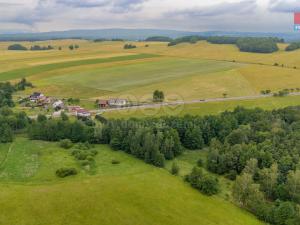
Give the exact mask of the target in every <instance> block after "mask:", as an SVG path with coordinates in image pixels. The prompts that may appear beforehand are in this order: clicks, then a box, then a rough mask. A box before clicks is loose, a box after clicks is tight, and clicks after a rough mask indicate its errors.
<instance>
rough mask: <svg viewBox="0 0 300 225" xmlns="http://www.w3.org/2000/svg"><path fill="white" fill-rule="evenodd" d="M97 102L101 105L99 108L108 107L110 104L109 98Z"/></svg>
mask: <svg viewBox="0 0 300 225" xmlns="http://www.w3.org/2000/svg"><path fill="white" fill-rule="evenodd" d="M97 104H98V106H99V108H106V107H108V106H109V105H108V100H101V99H100V100H98V101H97Z"/></svg>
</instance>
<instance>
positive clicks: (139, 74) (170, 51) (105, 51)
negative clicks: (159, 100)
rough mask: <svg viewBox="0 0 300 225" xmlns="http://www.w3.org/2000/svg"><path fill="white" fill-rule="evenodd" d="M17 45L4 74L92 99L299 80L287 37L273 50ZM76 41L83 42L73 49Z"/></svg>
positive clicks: (184, 95) (233, 89)
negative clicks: (33, 48) (22, 48)
mask: <svg viewBox="0 0 300 225" xmlns="http://www.w3.org/2000/svg"><path fill="white" fill-rule="evenodd" d="M10 44H12V43H7V42H3V43H0V52H1V55H0V63H1V68H0V81H8V80H13V81H15V80H18V79H20V78H22V77H26V78H27V79H28V80H29V81H31V82H32V83H33V84H34V85H35V89H34V90H31V89H29V90H27V91H26V92H25V93H21V94H22V95H28V94H29V93H30V92H32V91H42V92H43V93H45V94H47V95H50V96H54V97H63V98H69V97H73V98H74V97H76V98H80V99H84V100H88V101H90V102H92V101H94V100H95V99H97V98H109V97H126V98H130V100H133V101H151V98H152V93H153V91H154V90H156V89H159V90H162V91H164V93H165V95H166V99H167V100H169V101H172V100H173V99H174V96H177V97H176V99H177V100H178V99H184V100H192V99H203V98H215V97H221V96H222V94H223V93H226V94H227V95H228V96H231V97H234V96H249V95H255V94H258V93H260V91H261V90H266V89H270V90H272V91H278V90H282V89H286V88H287V89H296V88H299V87H300V76H299V70H298V68H297V67H298V66H299V69H300V60H299V58H300V57H299V56H300V51H293V52H285V51H283V49H284V47H285V44H281V45H280V48H281V50H280V51H278V52H276V53H272V54H256V53H241V52H239V51H238V49H237V48H236V47H235V46H233V45H214V44H208V43H207V42H204V41H200V42H198V43H197V44H194V45H192V44H180V45H177V46H173V47H167V46H166V43H160V42H149V43H145V42H135V43H134V44H135V45H137V48H136V49H130V50H124V49H123V46H124V42H100V43H94V42H92V41H84V40H63V41H48V42H47V41H45V42H37V43H34V44H39V45H41V46H47V45H49V44H51V45H53V46H54V47H55V48H56V49H55V50H51V51H34V52H33V51H26V52H17V51H7V50H5V49H6V48H7V46H8V45H10ZM22 44H23V45H25V46H27V47H30V46H31V45H33V43H27V42H24V43H22ZM70 44H78V45H79V46H80V48H79V49H77V50H74V51H70V50H69V49H68V46H69V45H70ZM146 44H148V45H149V47H145V45H146ZM58 47H62V50H61V51H59V50H57V48H58ZM275 63H277V64H278V65H279V66H274V64H275ZM282 64H283V66H282ZM128 96H129V97H128Z"/></svg>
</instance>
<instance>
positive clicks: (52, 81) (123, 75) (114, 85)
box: [34, 57, 236, 98]
mask: <svg viewBox="0 0 300 225" xmlns="http://www.w3.org/2000/svg"><path fill="white" fill-rule="evenodd" d="M235 67H236V65H234V64H232V63H228V62H215V61H208V60H189V59H181V58H163V57H162V58H160V60H154V61H146V62H134V63H133V61H132V63H130V64H118V65H112V66H109V67H94V66H93V67H83V68H78V69H76V70H74V69H73V68H70V70H62V71H60V70H57V71H55V73H53V74H47V75H46V76H44V77H40V79H38V80H35V81H34V83H35V84H36V85H37V86H38V87H39V88H41V89H43V87H44V89H45V90H47V87H48V86H54V85H56V86H61V87H64V91H65V93H68V91H67V90H68V89H69V88H70V87H76V89H77V90H78V91H79V92H78V95H79V96H82V95H85V93H89V94H90V96H91V97H93V92H95V91H98V92H99V91H102V92H103V93H102V95H111V94H113V95H118V94H121V93H124V92H125V93H131V94H132V95H134V96H135V97H137V98H140V97H142V95H143V94H144V93H143V90H139V89H143V87H147V86H149V85H159V84H160V83H162V82H170V81H173V80H177V79H189V78H190V77H192V76H199V77H201V76H204V75H205V74H211V73H214V72H220V71H223V72H224V71H227V70H230V69H232V68H235ZM153 88H155V87H153ZM153 88H152V89H151V90H150V91H149V93H152V92H153ZM51 91H53V90H50V92H51ZM105 92H106V93H105ZM76 94H77V93H76V92H75V95H76ZM94 97H95V96H94Z"/></svg>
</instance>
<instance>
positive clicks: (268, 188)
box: [259, 163, 278, 198]
mask: <svg viewBox="0 0 300 225" xmlns="http://www.w3.org/2000/svg"><path fill="white" fill-rule="evenodd" d="M277 182H278V165H277V163H275V164H273V165H272V166H271V168H264V169H262V170H261V171H260V172H259V183H260V185H261V189H262V190H263V191H264V192H265V193H266V194H267V196H268V197H269V198H272V197H273V196H274V193H275V190H276V186H277Z"/></svg>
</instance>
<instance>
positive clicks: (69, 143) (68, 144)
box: [59, 139, 73, 149]
mask: <svg viewBox="0 0 300 225" xmlns="http://www.w3.org/2000/svg"><path fill="white" fill-rule="evenodd" d="M59 146H60V147H61V148H64V149H69V148H72V146H73V143H72V141H70V140H69V139H64V140H61V141H60V142H59Z"/></svg>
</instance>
